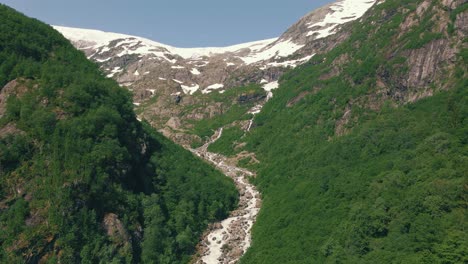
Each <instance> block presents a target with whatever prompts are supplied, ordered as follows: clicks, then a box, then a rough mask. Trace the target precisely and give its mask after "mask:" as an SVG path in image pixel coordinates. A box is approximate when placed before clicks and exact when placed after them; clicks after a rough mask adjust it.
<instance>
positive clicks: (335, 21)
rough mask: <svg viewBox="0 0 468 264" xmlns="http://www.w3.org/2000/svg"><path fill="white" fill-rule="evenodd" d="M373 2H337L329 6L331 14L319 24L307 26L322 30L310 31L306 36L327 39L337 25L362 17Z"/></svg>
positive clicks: (371, 0) (367, 0) (343, 0)
mask: <svg viewBox="0 0 468 264" xmlns="http://www.w3.org/2000/svg"><path fill="white" fill-rule="evenodd" d="M375 2H376V0H342V1H340V2H337V3H335V4H333V5H332V6H330V9H331V10H332V12H331V13H329V14H327V15H326V16H325V18H324V19H323V20H322V21H321V22H317V23H315V24H310V25H308V28H314V27H321V28H322V29H318V30H311V31H309V32H308V33H307V36H312V35H315V39H320V38H325V37H328V36H330V35H332V34H334V33H335V31H336V28H337V27H338V26H339V25H341V24H344V23H347V22H351V21H354V20H356V19H358V18H360V17H362V16H363V15H364V14H365V13H366V11H367V10H369V8H371V7H372V6H373V5H374V4H375ZM323 27H325V28H323Z"/></svg>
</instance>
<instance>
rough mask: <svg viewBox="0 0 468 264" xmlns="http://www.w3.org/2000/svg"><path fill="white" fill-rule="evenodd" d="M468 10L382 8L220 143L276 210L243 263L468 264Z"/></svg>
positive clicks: (267, 214) (268, 213)
mask: <svg viewBox="0 0 468 264" xmlns="http://www.w3.org/2000/svg"><path fill="white" fill-rule="evenodd" d="M467 7H468V4H467V3H466V1H430V0H386V1H385V2H383V3H381V4H379V5H376V6H374V7H372V8H371V9H370V10H369V11H368V13H366V14H365V15H364V16H363V17H362V18H361V19H362V21H361V22H359V23H357V22H356V23H352V24H350V25H349V26H347V27H346V28H345V29H344V30H346V31H347V32H348V33H349V37H348V38H347V39H346V40H345V41H343V42H342V43H340V44H338V45H337V46H336V47H335V48H333V49H332V50H330V51H329V52H327V53H323V54H319V55H316V56H314V57H313V58H312V59H311V60H310V61H309V62H307V63H305V64H303V65H301V66H299V67H297V68H295V69H294V70H291V71H289V72H287V73H285V74H284V75H283V76H282V77H281V78H280V80H279V88H278V89H277V90H275V91H274V96H273V98H272V99H271V100H269V101H268V102H267V103H266V104H265V106H264V107H263V108H262V110H261V112H260V113H258V114H257V115H256V117H255V119H254V120H253V124H254V125H253V126H254V128H253V129H251V130H250V131H249V132H248V133H240V134H238V135H237V136H235V137H232V136H226V137H225V138H224V139H223V137H221V138H220V139H219V141H220V142H223V144H222V145H223V146H224V147H223V149H224V151H225V152H226V149H228V150H229V151H227V152H226V153H228V154H230V155H235V154H236V153H238V152H239V151H244V152H249V153H254V154H255V155H251V156H250V157H245V158H244V159H242V160H240V161H239V164H241V165H243V166H246V167H248V168H250V169H251V170H255V171H257V177H256V178H255V179H254V180H253V182H254V183H255V184H256V185H257V187H259V189H260V191H261V193H262V198H263V205H262V209H261V211H260V213H259V216H258V219H257V222H256V224H255V225H254V227H253V231H252V237H253V241H252V247H251V248H250V249H249V250H248V251H247V253H246V254H245V255H244V257H243V258H242V260H241V263H249V264H250V263H466V262H467V261H468V260H467V257H466V253H465V252H466V251H467V249H468V244H467V240H466V215H467V214H466V213H467V211H466V195H467V192H466V191H467V190H466V186H467V183H468V182H467V174H466V172H467V171H468V147H467V146H468V137H467V135H468V133H467V132H468V119H467V117H468V89H467V88H468V78H467V77H468V76H467V75H468V69H467V65H468V63H467V62H468V46H467V42H466V37H467V33H468V24H467V23H466V21H467V18H468V11H467ZM338 34H340V33H338ZM226 146H227V147H226ZM233 146H234V147H233ZM229 152H230V153H229Z"/></svg>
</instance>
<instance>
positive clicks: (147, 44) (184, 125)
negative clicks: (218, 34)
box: [55, 0, 383, 145]
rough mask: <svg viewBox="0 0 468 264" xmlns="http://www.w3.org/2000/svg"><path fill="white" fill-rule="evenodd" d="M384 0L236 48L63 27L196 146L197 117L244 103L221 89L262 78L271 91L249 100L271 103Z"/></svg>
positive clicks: (169, 130)
mask: <svg viewBox="0 0 468 264" xmlns="http://www.w3.org/2000/svg"><path fill="white" fill-rule="evenodd" d="M381 1H383V0H338V1H337V2H335V3H332V4H329V5H326V6H324V7H321V8H318V9H316V10H314V11H312V12H310V13H308V14H307V15H305V16H304V17H303V18H301V19H300V20H299V21H298V22H297V23H295V24H294V25H292V26H291V27H290V28H289V29H288V30H286V31H285V32H284V33H283V34H282V35H281V36H279V37H278V38H273V39H267V40H260V41H254V42H248V43H242V44H238V45H233V46H228V47H205V48H178V47H173V46H170V45H166V44H162V43H159V42H156V41H153V40H149V39H145V38H141V37H137V36H131V35H125V34H118V33H109V32H103V31H99V30H91V29H78V28H66V27H59V26H55V29H56V30H58V31H59V32H61V33H62V34H63V35H64V36H65V37H66V38H67V39H69V40H70V41H71V42H72V43H73V44H74V45H75V46H76V47H77V48H78V49H80V50H82V51H83V52H84V53H85V54H86V56H87V57H88V58H89V59H90V60H92V61H95V62H96V63H98V64H99V65H100V67H101V69H102V71H103V72H104V73H105V74H106V75H107V77H109V78H113V79H115V80H116V81H117V82H119V83H120V84H121V85H122V86H125V87H127V88H128V89H129V90H130V91H132V92H133V99H134V103H135V105H136V106H137V112H138V113H139V117H140V118H144V119H146V120H148V121H149V122H150V123H151V124H152V125H153V126H154V127H156V128H158V129H159V130H160V131H161V132H162V133H164V134H165V135H166V136H168V137H169V138H172V139H173V140H174V141H176V142H178V143H180V144H183V145H188V144H191V143H192V142H194V140H195V141H197V140H200V138H198V139H197V136H196V135H194V133H187V131H190V130H191V129H193V127H194V124H195V123H196V122H198V121H200V120H204V119H211V118H213V117H215V116H217V115H222V114H223V113H225V112H226V111H228V110H229V109H230V107H231V106H233V105H234V104H237V102H238V100H236V99H233V98H232V94H233V93H232V92H231V93H230V94H231V95H230V96H231V97H229V98H230V99H229V100H228V99H224V101H223V102H220V101H219V100H218V99H216V100H218V101H216V100H215V99H214V98H215V97H216V96H215V95H216V94H218V93H219V94H223V93H225V92H226V91H227V90H229V89H232V88H235V87H246V86H248V85H251V84H257V85H260V87H262V88H263V89H264V90H265V93H266V96H265V95H260V94H256V95H251V97H248V98H251V99H249V100H257V101H256V105H258V106H261V105H263V104H264V101H265V100H267V99H268V98H271V96H272V95H273V93H272V90H274V89H276V88H278V80H279V78H280V77H281V75H282V74H283V73H284V72H286V71H287V70H288V69H289V68H294V67H297V66H299V65H301V64H303V63H306V62H307V61H309V60H310V59H311V58H312V57H313V56H314V55H315V54H320V53H324V52H327V51H329V50H331V49H332V48H333V47H335V46H336V45H338V44H339V43H341V42H342V41H344V40H345V39H346V38H347V37H348V36H349V32H347V31H346V30H341V29H342V28H343V27H346V24H347V23H348V22H351V21H355V20H358V19H359V18H361V17H362V16H363V15H364V14H365V12H366V11H367V10H368V9H369V8H371V7H372V6H373V5H375V4H376V3H378V2H381ZM241 90H242V89H241ZM233 92H234V91H233ZM234 93H236V94H237V92H234ZM239 93H241V92H239ZM210 96H211V97H210ZM239 96H241V95H240V94H239ZM262 100H263V101H262ZM231 101H232V102H231ZM256 109H257V108H256ZM256 111H257V110H256ZM254 112H255V111H254ZM246 114H247V113H246ZM246 126H247V127H248V126H249V124H246ZM202 141H203V140H202Z"/></svg>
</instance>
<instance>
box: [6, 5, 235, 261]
mask: <svg viewBox="0 0 468 264" xmlns="http://www.w3.org/2000/svg"><path fill="white" fill-rule="evenodd" d="M236 202H237V192H236V190H235V188H234V185H233V183H232V181H231V180H229V179H228V178H226V177H224V176H223V175H222V174H221V173H219V172H218V171H215V170H214V169H212V168H211V167H210V166H208V165H207V164H205V163H204V162H202V161H201V160H199V159H198V158H195V157H194V156H193V155H192V154H191V153H189V152H188V151H186V150H184V149H182V148H181V147H178V146H176V145H174V144H173V143H171V142H169V141H168V140H166V139H165V138H163V137H162V136H161V135H159V134H157V133H155V132H153V131H152V129H151V128H150V127H149V126H147V125H145V124H141V123H140V122H138V121H137V120H136V117H135V114H134V112H133V105H132V102H131V96H130V93H129V92H128V91H126V90H125V89H122V88H120V87H119V86H118V85H117V84H116V83H115V81H113V80H110V79H106V78H104V77H103V75H102V73H101V72H100V71H99V69H98V67H97V66H96V65H94V64H93V63H91V62H89V61H88V60H87V59H86V57H85V56H84V54H82V52H79V51H77V50H75V49H74V48H73V46H72V45H71V44H70V43H69V42H68V41H67V40H65V39H64V38H63V37H62V36H61V35H60V34H59V33H58V32H56V31H55V30H53V29H52V28H51V27H50V26H48V25H45V24H43V23H41V22H39V21H37V20H34V19H30V18H27V17H25V16H23V15H22V14H19V13H17V12H16V11H14V10H12V9H10V8H9V7H6V6H4V5H0V262H1V263H38V262H40V263H140V262H144V263H185V262H187V261H188V259H189V258H190V255H191V254H193V253H194V246H195V244H196V243H197V242H198V239H199V237H200V235H201V233H202V232H203V230H204V229H205V228H206V226H207V224H208V223H209V222H211V221H214V220H217V219H220V218H223V217H225V216H226V215H227V213H228V212H229V210H231V209H232V208H233V207H234V206H235V205H236Z"/></svg>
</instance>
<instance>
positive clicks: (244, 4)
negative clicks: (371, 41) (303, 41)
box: [0, 0, 334, 47]
mask: <svg viewBox="0 0 468 264" xmlns="http://www.w3.org/2000/svg"><path fill="white" fill-rule="evenodd" d="M330 2H334V1H333V0H229V1H228V0H0V3H3V4H6V5H8V6H10V7H13V8H15V9H16V10H18V11H20V12H22V13H24V14H25V15H27V16H30V17H34V18H37V19H39V20H41V21H43V22H46V23H48V24H51V25H58V26H67V27H78V28H89V29H98V30H103V31H108V32H116V33H123V34H129V35H135V36H140V37H145V38H149V39H152V40H155V41H158V42H161V43H164V44H168V45H172V46H176V47H208V46H228V45H233V44H238V43H244V42H249V41H256V40H262V39H269V38H274V37H278V36H279V35H281V33H283V32H284V31H285V30H286V29H288V27H290V26H291V25H292V24H294V23H295V22H296V21H298V20H299V19H300V18H301V17H302V16H304V15H306V14H307V13H309V12H310V11H312V10H314V9H316V8H318V7H320V6H323V5H325V4H328V3H330Z"/></svg>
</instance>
